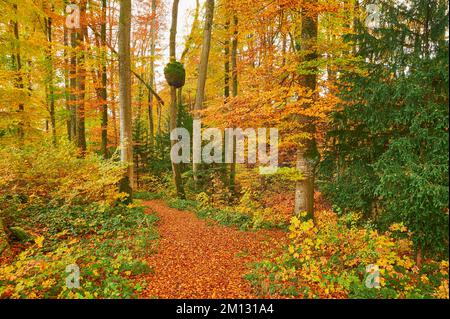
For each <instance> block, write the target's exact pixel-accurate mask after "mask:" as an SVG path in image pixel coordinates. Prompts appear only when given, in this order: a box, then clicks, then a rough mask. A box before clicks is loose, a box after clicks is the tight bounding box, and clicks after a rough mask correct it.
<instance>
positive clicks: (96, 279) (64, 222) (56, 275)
mask: <svg viewBox="0 0 450 319" xmlns="http://www.w3.org/2000/svg"><path fill="white" fill-rule="evenodd" d="M41 209H42V211H41V212H40V213H38V210H37V208H36V207H35V208H34V209H33V210H32V211H28V214H31V215H30V216H27V218H30V219H28V222H29V223H31V224H32V225H47V226H48V228H47V229H44V228H42V233H43V234H42V235H40V236H38V237H37V239H36V240H35V244H33V245H32V246H30V247H28V248H27V249H26V250H25V251H23V252H21V253H20V254H19V255H18V256H16V258H14V259H13V260H12V262H11V263H10V264H5V265H1V266H0V298H132V297H135V296H137V294H138V293H139V291H140V290H141V289H142V288H143V286H144V283H143V282H140V281H138V280H137V279H136V278H134V277H135V276H137V275H141V274H147V273H150V272H151V271H152V269H151V268H150V267H149V266H148V264H147V263H146V262H145V261H144V259H143V257H144V256H147V255H148V254H149V253H152V252H153V251H154V249H155V244H156V239H157V234H156V231H155V228H154V227H153V224H154V222H155V221H156V220H157V218H156V217H155V216H154V215H149V214H146V213H145V212H144V208H143V207H133V206H119V207H115V208H108V209H105V208H104V207H101V206H95V205H91V206H89V207H71V208H67V207H66V208H60V209H58V208H51V209H48V208H41ZM47 209H48V210H47ZM36 213H37V214H36ZM44 230H45V231H44ZM44 236H46V237H44ZM71 264H76V265H78V266H79V268H80V272H81V278H80V279H81V280H80V285H81V287H80V288H79V289H69V288H68V287H67V286H66V277H67V275H68V274H67V273H66V272H65V269H66V267H67V266H68V265H71Z"/></svg>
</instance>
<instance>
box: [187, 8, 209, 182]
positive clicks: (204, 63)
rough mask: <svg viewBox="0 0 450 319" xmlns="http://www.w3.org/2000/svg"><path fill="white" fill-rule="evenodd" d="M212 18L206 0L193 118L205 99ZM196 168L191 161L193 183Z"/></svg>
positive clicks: (196, 172) (196, 115)
mask: <svg viewBox="0 0 450 319" xmlns="http://www.w3.org/2000/svg"><path fill="white" fill-rule="evenodd" d="M213 19H214V0H206V15H205V28H204V32H203V44H202V52H201V56H200V65H199V68H198V81H197V93H196V96H195V105H194V112H195V114H194V118H195V119H197V120H199V119H200V115H199V114H198V112H199V111H200V110H201V109H202V108H203V103H204V101H205V86H206V77H207V74H208V61H209V52H210V49H211V33H212V24H213ZM195 147H201V145H194V148H195ZM198 168H199V164H198V163H196V161H195V160H194V161H193V165H192V170H193V173H194V181H195V184H196V185H197V184H198Z"/></svg>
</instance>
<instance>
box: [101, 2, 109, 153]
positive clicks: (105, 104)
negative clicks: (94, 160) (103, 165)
mask: <svg viewBox="0 0 450 319" xmlns="http://www.w3.org/2000/svg"><path fill="white" fill-rule="evenodd" d="M106 9H107V0H102V25H101V31H100V37H101V44H102V88H101V98H102V154H103V157H104V158H108V156H109V154H108V74H107V63H106V59H107V56H106Z"/></svg>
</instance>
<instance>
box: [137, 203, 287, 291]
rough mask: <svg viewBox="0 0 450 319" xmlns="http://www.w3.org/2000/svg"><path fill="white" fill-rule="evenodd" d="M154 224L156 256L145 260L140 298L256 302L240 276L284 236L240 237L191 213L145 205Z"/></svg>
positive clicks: (242, 234)
mask: <svg viewBox="0 0 450 319" xmlns="http://www.w3.org/2000/svg"><path fill="white" fill-rule="evenodd" d="M143 204H144V205H146V206H147V207H148V208H149V210H152V211H154V212H155V213H156V214H157V215H158V217H159V218H160V220H159V221H158V223H157V227H158V233H159V237H160V238H159V244H158V251H157V253H155V254H153V255H150V256H149V257H148V259H147V261H148V263H149V265H150V266H151V267H153V269H154V273H153V274H151V275H149V276H148V279H147V287H146V288H145V290H144V291H143V292H142V296H141V297H142V298H163V299H165V298H180V299H189V298H191V299H192V298H199V299H209V298H218V299H224V298H257V297H258V296H256V295H255V294H254V293H253V292H252V288H251V286H250V284H249V282H248V281H247V280H245V279H244V278H243V275H244V274H246V273H248V272H249V268H248V263H250V262H252V261H255V260H257V259H258V258H261V257H262V256H263V254H264V252H265V251H268V249H269V248H273V247H274V245H275V246H276V245H277V243H280V240H281V239H282V238H284V237H285V233H284V232H283V231H277V230H274V231H272V230H270V231H266V230H264V231H256V232H244V231H239V230H238V229H235V228H230V227H225V226H221V225H218V224H217V223H215V222H211V221H207V220H200V219H198V218H197V216H196V215H195V214H194V213H193V212H189V211H179V210H177V209H173V208H169V207H168V206H167V205H166V204H165V203H164V202H163V201H161V200H154V201H145V202H144V203H143Z"/></svg>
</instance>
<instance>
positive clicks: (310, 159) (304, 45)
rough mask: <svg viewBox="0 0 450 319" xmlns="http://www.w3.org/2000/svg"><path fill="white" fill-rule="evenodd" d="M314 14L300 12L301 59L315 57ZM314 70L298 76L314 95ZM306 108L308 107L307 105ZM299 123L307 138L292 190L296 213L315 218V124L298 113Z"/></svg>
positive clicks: (298, 162) (302, 147)
mask: <svg viewBox="0 0 450 319" xmlns="http://www.w3.org/2000/svg"><path fill="white" fill-rule="evenodd" d="M317 20H318V15H317V13H311V12H308V11H307V10H306V9H304V12H303V14H302V31H301V41H300V43H301V51H302V53H304V57H303V61H305V62H308V61H313V60H315V59H316V58H317V52H316V50H317V49H316V44H317V34H318V29H317ZM315 71H316V70H315V69H312V70H311V72H310V74H307V75H302V76H300V79H299V81H300V83H301V84H302V86H303V87H304V88H305V89H306V90H308V91H310V92H313V94H314V96H316V93H315V91H316V82H317V75H316V72H315ZM305 107H309V105H306V106H305ZM300 121H301V124H302V125H303V127H304V131H305V132H306V133H308V135H309V136H308V138H306V139H304V140H302V141H301V143H302V145H301V146H300V147H299V149H298V151H297V165H296V166H297V169H298V170H299V171H300V172H301V173H302V175H303V180H301V181H299V182H297V183H296V190H295V213H299V212H303V211H306V212H307V213H308V215H309V217H311V218H314V181H315V167H316V165H317V159H318V152H317V145H316V140H315V125H314V122H313V119H311V118H309V117H306V116H301V117H300Z"/></svg>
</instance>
